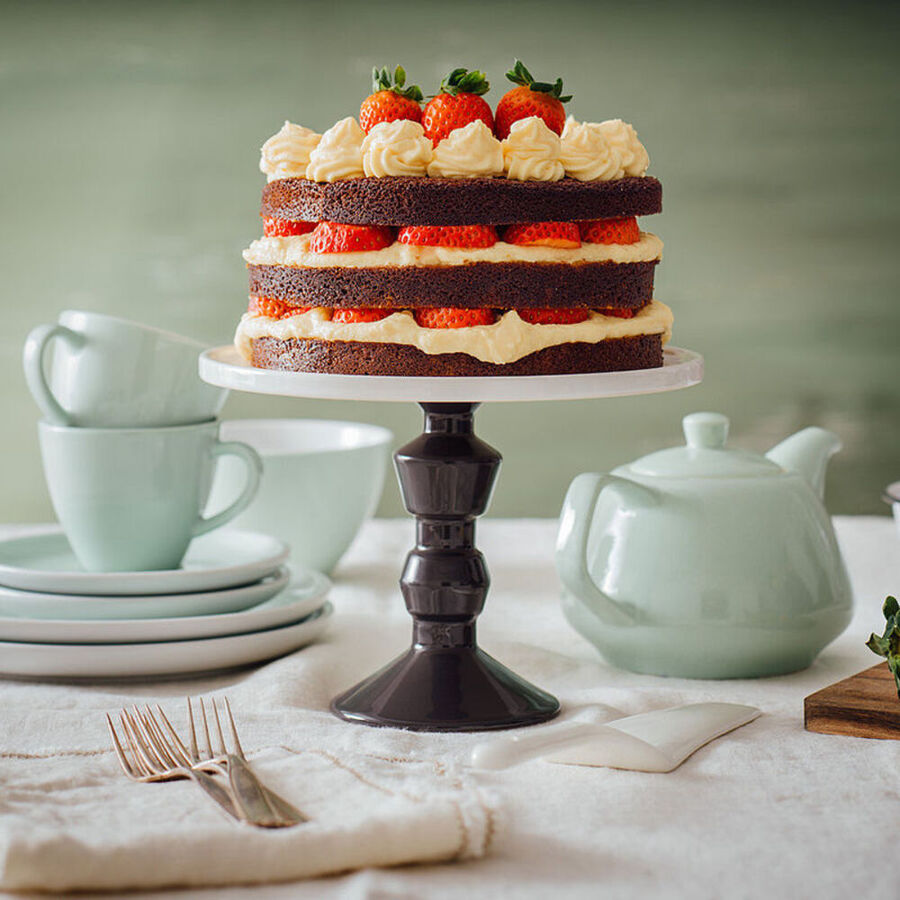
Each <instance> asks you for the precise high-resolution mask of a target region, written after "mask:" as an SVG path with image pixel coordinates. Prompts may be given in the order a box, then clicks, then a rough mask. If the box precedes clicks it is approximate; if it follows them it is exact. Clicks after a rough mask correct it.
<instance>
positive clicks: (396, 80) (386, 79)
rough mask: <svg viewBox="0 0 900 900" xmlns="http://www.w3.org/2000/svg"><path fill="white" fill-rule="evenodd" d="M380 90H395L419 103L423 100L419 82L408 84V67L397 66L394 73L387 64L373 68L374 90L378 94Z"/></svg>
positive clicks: (396, 92)
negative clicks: (388, 68)
mask: <svg viewBox="0 0 900 900" xmlns="http://www.w3.org/2000/svg"><path fill="white" fill-rule="evenodd" d="M379 91H393V92H394V93H395V94H399V95H400V96H401V97H407V98H409V99H410V100H415V101H416V102H417V103H419V102H421V100H422V89H421V88H420V87H419V86H418V85H417V84H411V85H409V86H407V85H406V69H404V68H403V66H397V68H396V69H394V73H393V75H392V74H391V73H390V72H389V71H388V70H387V67H386V66H385V67H384V68H381V69H379V68H378V66H375V68H374V69H372V92H373V93H375V94H377V93H378V92H379Z"/></svg>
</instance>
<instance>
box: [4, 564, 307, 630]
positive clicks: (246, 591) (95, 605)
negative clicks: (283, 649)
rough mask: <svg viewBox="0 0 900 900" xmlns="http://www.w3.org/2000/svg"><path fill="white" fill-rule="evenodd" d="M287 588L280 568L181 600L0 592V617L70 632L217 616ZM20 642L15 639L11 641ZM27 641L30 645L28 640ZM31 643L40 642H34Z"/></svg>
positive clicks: (179, 596)
mask: <svg viewBox="0 0 900 900" xmlns="http://www.w3.org/2000/svg"><path fill="white" fill-rule="evenodd" d="M289 582H290V571H289V570H288V569H287V567H285V566H281V567H280V568H278V569H276V570H275V571H274V572H273V573H272V574H271V575H267V576H266V577H265V578H262V579H260V580H259V581H255V582H253V584H245V585H241V586H239V587H233V588H223V589H222V590H218V591H191V592H189V593H186V594H148V595H146V596H141V595H140V594H129V595H124V596H118V597H106V596H99V595H98V596H90V595H85V594H45V593H40V592H38V591H18V590H15V589H14V588H6V587H0V617H5V618H9V619H31V620H38V619H44V620H59V621H61V622H65V623H67V624H69V625H72V626H74V625H75V624H76V623H77V622H78V621H97V620H122V619H131V620H149V619H168V618H176V617H178V618H180V617H182V616H185V617H188V616H189V617H193V616H210V615H221V614H223V613H233V612H237V611H238V610H242V609H248V608H249V607H251V606H256V605H258V604H260V603H264V602H265V601H266V600H268V599H270V598H271V597H274V596H276V595H277V594H279V593H281V591H283V590H284V589H285V588H286V587H287V586H288V583H289ZM16 640H20V638H16ZM31 640H34V639H33V638H32V639H31ZM37 640H44V638H38V639H37Z"/></svg>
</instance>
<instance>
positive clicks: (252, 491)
mask: <svg viewBox="0 0 900 900" xmlns="http://www.w3.org/2000/svg"><path fill="white" fill-rule="evenodd" d="M211 452H212V455H213V458H214V459H215V458H216V457H217V456H239V457H240V458H241V459H242V460H243V461H244V463H245V465H246V466H247V484H246V485H244V490H243V491H241V494H240V496H239V497H238V498H237V500H235V501H234V503H232V504H231V505H230V506H226V507H225V509H223V510H222V511H221V512H218V513H216V514H215V515H214V516H210V517H209V518H204V517H203V516H200V518H199V519H198V520H197V523H196V524H195V525H194V532H193V533H194V537H197V536H198V535H201V534H206V532H207V531H212V530H213V529H214V528H219V527H220V526H221V525H224V524H225V523H226V522H230V521H231V520H232V519H233V518H234V517H235V516H236V515H237V514H238V513H241V512H243V511H244V510H245V509H246V508H247V507H248V506H249V505H250V502H251V501H252V500H253V498H254V497H255V496H256V492H257V491H258V490H259V479H260V476H261V475H262V468H263V464H262V460H261V459H260V458H259V454H258V453H257V452H256V451H255V450H254V449H253V448H252V447H251V446H250V445H249V444H243V443H241V442H240V441H217V442H216V443H215V444H214V445H213V448H212V451H211Z"/></svg>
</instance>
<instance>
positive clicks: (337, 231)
mask: <svg viewBox="0 0 900 900" xmlns="http://www.w3.org/2000/svg"><path fill="white" fill-rule="evenodd" d="M392 241H393V233H392V232H391V229H390V228H386V227H385V226H383V225H345V224H343V223H341V222H319V224H318V225H316V227H315V229H314V230H313V232H312V237H311V238H310V240H309V249H310V250H312V252H313V253H353V252H356V251H366V250H381V249H383V248H384V247H387V246H388V245H389V244H391V243H392Z"/></svg>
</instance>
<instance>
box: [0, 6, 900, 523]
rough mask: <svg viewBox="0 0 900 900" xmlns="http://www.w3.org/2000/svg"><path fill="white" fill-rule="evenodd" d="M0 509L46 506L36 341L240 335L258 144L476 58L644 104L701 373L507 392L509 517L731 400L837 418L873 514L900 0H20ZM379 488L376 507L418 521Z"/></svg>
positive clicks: (6, 203)
mask: <svg viewBox="0 0 900 900" xmlns="http://www.w3.org/2000/svg"><path fill="white" fill-rule="evenodd" d="M0 13H2V19H0V21H2V26H0V198H2V199H0V273H2V284H3V288H2V301H0V302H2V310H3V327H2V329H0V351H2V378H0V409H2V413H3V416H2V429H3V445H2V446H3V450H2V453H3V463H4V464H3V465H2V467H0V510H2V513H0V517H2V519H3V520H6V521H38V520H45V519H48V518H50V517H51V515H52V512H51V509H50V506H49V501H48V499H47V496H46V492H45V489H44V486H43V479H42V476H41V471H40V461H39V459H38V454H37V441H36V435H35V428H34V422H35V420H36V417H37V415H36V410H35V408H34V406H33V404H32V402H31V398H30V397H29V396H28V394H27V392H26V389H25V385H24V381H23V379H22V377H21V374H20V369H19V354H20V348H21V344H22V341H23V339H24V337H25V335H26V333H27V332H28V330H29V329H30V328H31V327H32V326H34V325H36V324H38V323H40V322H45V321H49V320H52V319H53V318H54V317H55V316H56V314H57V312H58V311H60V310H61V309H64V308H67V307H84V308H90V309H96V310H101V311H106V312H111V313H116V314H120V315H124V316H128V317H130V318H135V319H138V320H142V321H146V322H148V323H152V324H156V325H160V326H163V327H166V328H170V329H175V330H179V331H182V332H184V333H188V334H191V335H194V336H196V337H200V338H204V339H208V340H209V341H211V342H216V343H224V342H226V341H228V340H230V338H231V333H232V330H233V326H234V323H235V322H236V320H237V318H238V317H239V315H240V313H241V311H242V309H243V307H244V305H245V303H246V288H245V273H244V268H243V261H242V260H241V255H240V253H241V250H242V249H243V247H244V246H246V244H247V243H248V242H249V241H250V240H251V239H252V238H253V237H255V236H257V235H258V233H259V226H258V220H257V212H258V198H259V192H260V190H261V188H262V185H263V177H262V176H261V174H260V173H259V172H258V170H257V159H258V147H259V145H260V144H261V143H262V142H263V141H264V140H265V138H266V137H268V136H269V135H270V134H271V133H272V132H274V131H275V130H277V129H278V127H280V125H281V123H282V121H283V120H284V119H285V118H289V119H291V120H292V121H295V122H299V123H301V124H305V125H308V126H311V127H314V128H316V129H318V130H320V131H321V130H324V129H325V128H327V127H328V126H330V125H331V124H332V123H333V122H334V121H335V120H336V119H338V118H340V117H342V116H345V115H349V114H356V112H357V110H358V107H359V102H360V100H361V99H362V97H363V96H364V94H365V93H366V87H367V85H368V80H369V72H370V70H371V67H372V65H373V64H376V63H377V64H379V65H381V64H390V65H393V64H394V63H396V62H402V63H403V64H404V65H405V66H406V68H407V70H408V72H409V73H410V74H411V76H412V77H413V79H414V80H415V81H418V82H419V83H421V84H422V85H423V87H424V88H425V89H426V91H431V90H434V89H435V88H436V86H437V84H438V82H439V79H440V76H441V75H442V74H443V73H445V72H446V71H448V70H449V69H450V68H452V67H453V66H456V65H468V66H470V67H477V68H483V69H486V70H487V72H488V73H489V75H490V76H492V78H493V81H494V83H495V85H496V87H495V89H494V90H493V91H492V92H491V94H489V95H488V99H489V100H491V101H492V103H496V100H497V99H498V98H499V96H500V95H501V93H502V90H501V89H502V85H503V83H504V82H503V78H502V73H503V72H504V71H505V70H506V68H508V64H509V63H510V62H511V60H512V58H513V57H514V56H520V57H521V58H522V59H524V60H525V62H526V63H527V65H528V66H529V67H530V68H531V69H532V71H534V72H536V73H537V74H538V75H539V76H541V77H545V76H553V77H555V76H556V75H557V74H560V75H562V76H563V77H564V78H565V81H566V86H567V88H570V89H571V90H572V91H574V94H575V99H574V100H573V102H572V103H571V104H570V110H571V112H572V113H574V114H575V115H576V116H577V117H578V118H582V119H595V120H596V119H603V118H610V117H614V116H621V117H623V118H625V119H626V120H628V121H631V122H633V123H634V124H635V125H636V127H637V129H638V131H639V133H640V136H641V138H642V139H643V141H644V143H645V144H646V145H647V147H648V149H649V151H650V156H651V159H652V164H651V173H652V174H654V175H656V176H657V177H659V178H660V179H661V180H662V181H663V183H664V187H665V213H664V214H663V215H661V216H659V217H655V218H654V219H653V220H652V222H651V223H648V224H649V227H650V228H651V229H652V230H653V231H655V232H657V233H659V234H660V235H661V237H662V238H663V239H664V241H665V242H666V253H665V259H664V261H663V264H662V265H661V266H660V268H659V270H658V274H657V285H658V290H657V294H658V296H659V297H660V298H662V299H664V300H665V301H666V302H668V303H669V304H670V305H671V306H672V307H673V308H674V310H675V315H676V324H675V342H676V343H677V344H679V345H682V346H687V347H691V348H694V349H697V350H699V351H701V352H703V353H704V354H705V356H706V360H707V376H706V381H705V383H704V384H703V385H701V386H700V387H697V388H693V389H691V390H689V391H684V392H681V393H676V394H670V395H662V396H657V397H638V398H633V399H621V400H609V401H600V402H580V403H559V404H530V405H516V404H497V405H493V406H486V407H484V408H483V409H482V411H481V413H480V429H481V433H482V435H483V437H485V438H486V439H487V440H489V441H491V442H493V443H494V444H496V445H497V446H498V447H499V448H500V449H501V451H502V452H503V453H504V455H505V458H506V459H505V463H504V470H503V474H502V477H501V479H500V483H499V487H498V490H497V493H496V495H495V501H494V505H493V508H492V512H493V513H494V514H502V515H555V514H556V512H557V511H558V508H559V504H560V501H561V497H562V493H563V491H564V489H565V487H566V485H567V483H568V481H569V480H570V478H571V477H572V476H573V475H574V474H576V473H577V472H579V471H584V470H586V469H605V468H608V467H611V466H613V465H615V464H616V463H618V462H622V461H624V460H627V459H631V458H633V457H634V456H636V455H637V454H640V453H643V452H647V451H649V450H651V449H654V448H657V447H660V446H664V445H667V444H671V443H673V442H676V441H678V440H679V436H680V431H679V419H680V417H681V416H682V415H683V414H684V413H686V412H689V411H692V410H696V409H702V408H710V409H717V410H721V411H724V412H727V413H728V414H730V415H731V416H732V420H733V425H732V434H733V440H734V441H735V442H736V443H740V444H742V445H744V446H746V447H752V448H757V449H763V448H765V447H767V446H768V445H770V444H772V443H774V442H776V441H777V440H778V439H780V437H782V436H784V435H786V434H787V433H788V432H790V431H791V430H793V429H796V428H798V427H801V426H803V425H806V424H813V423H815V424H821V425H824V426H826V427H829V428H833V429H834V430H836V431H837V432H839V433H840V434H841V435H842V437H843V439H844V442H845V450H844V452H843V453H842V454H841V455H840V456H839V457H837V458H836V459H835V462H834V464H833V467H832V478H831V480H830V484H829V502H830V505H831V508H832V509H833V510H834V511H836V512H878V511H883V510H884V508H883V507H882V506H881V504H880V503H879V500H878V495H879V492H880V489H881V488H882V486H883V485H884V484H885V483H887V482H888V481H890V480H893V479H897V478H900V449H898V448H900V354H898V349H897V348H898V340H900V304H898V298H897V287H896V286H897V283H898V275H900V271H898V268H900V267H898V258H900V253H898V250H897V241H898V236H900V229H898V199H900V198H898V183H900V180H898V176H897V172H898V168H900V166H898V162H897V146H898V137H900V127H898V115H897V114H898V83H900V78H898V75H900V66H898V62H897V50H896V47H897V39H898V33H900V29H898V24H900V18H898V12H897V5H896V4H890V5H889V4H864V3H855V4H842V5H840V6H830V5H825V4H821V3H819V4H815V5H807V6H803V5H800V4H788V3H781V4H778V5H766V4H759V3H756V4H746V5H737V4H731V3H722V2H719V3H710V4H703V5H697V4H686V3H671V2H670V3H665V2H658V3H646V2H639V0H632V2H619V3H615V4H612V3H600V2H597V3H586V2H581V3H579V2H572V0H557V2H553V3H550V2H546V0H544V2H532V0H519V2H516V3H490V2H469V0H456V2H455V3H453V4H448V3H446V2H444V3H432V2H418V3H409V4H379V3H357V2H345V3H340V2H335V3H322V2H296V0H295V2H292V3H287V4H283V3H279V2H275V0H270V2H267V3H264V4H251V3H241V4H238V3H212V2H204V3H168V4H166V3H152V2H147V3H143V4H136V3H115V4H112V3H111V4H99V3H77V2H69V3H60V4H49V3H37V2H35V3H17V4H0ZM226 415H227V416H229V417H244V416H295V415H299V416H324V417H333V418H349V419H359V420H365V421H370V422H380V423H383V424H385V425H387V426H389V427H390V428H392V429H393V430H394V431H395V433H396V434H397V436H398V443H399V442H400V439H401V438H403V439H405V438H407V437H409V436H412V435H413V434H414V433H415V432H416V430H417V429H418V427H419V415H418V410H417V409H416V408H415V407H413V406H409V405H395V404H369V405H364V404H350V403H324V402H315V401H308V402H307V401H293V400H286V399H278V398H265V397H256V396H241V395H234V396H233V397H232V398H231V399H230V400H229V404H228V406H227V407H226ZM400 509H401V507H400V501H399V495H398V492H397V489H396V486H395V485H394V484H393V483H389V487H388V489H387V490H386V492H385V496H384V499H383V501H382V506H381V512H382V514H397V513H399V512H400Z"/></svg>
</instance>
